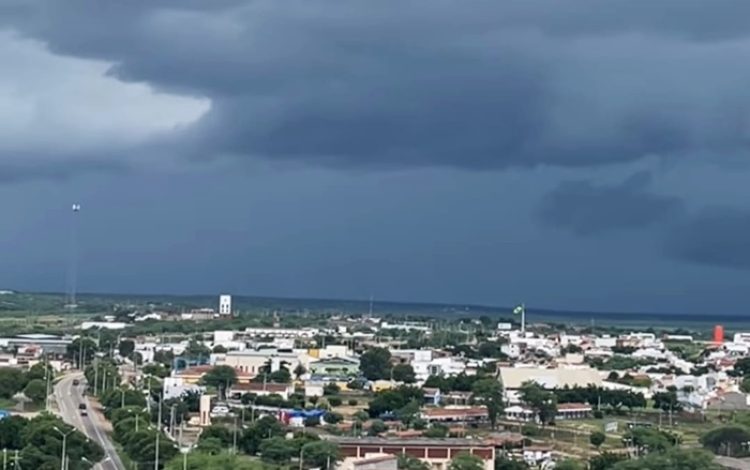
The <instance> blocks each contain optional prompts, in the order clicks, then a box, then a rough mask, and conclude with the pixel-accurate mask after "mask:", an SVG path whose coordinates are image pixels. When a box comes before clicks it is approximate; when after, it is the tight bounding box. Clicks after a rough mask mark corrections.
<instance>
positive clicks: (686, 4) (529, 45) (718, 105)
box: [8, 0, 750, 169]
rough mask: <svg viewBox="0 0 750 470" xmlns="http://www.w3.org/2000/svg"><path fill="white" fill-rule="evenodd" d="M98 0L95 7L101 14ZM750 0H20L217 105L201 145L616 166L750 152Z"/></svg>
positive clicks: (319, 156)
mask: <svg viewBox="0 0 750 470" xmlns="http://www.w3.org/2000/svg"><path fill="white" fill-rule="evenodd" d="M84 12H85V14H84ZM748 17H750V3H748V2H744V1H719V2H714V3H712V4H711V8H706V4H705V2H698V1H685V0H680V1H664V2H658V3H654V2H632V1H630V0H621V1H613V2H606V3H603V2H595V1H590V0H589V1H585V0H578V1H571V2H565V3H564V4H563V3H554V2H535V1H508V2H490V1H479V2H473V3H472V4H471V5H467V4H465V3H460V2H453V1H437V2H436V1H433V0H429V1H428V0H408V1H398V2H396V1H381V2H371V1H368V2H356V1H355V2H346V3H341V2H331V1H323V0H304V1H289V2H280V1H278V0H257V1H253V2H238V1H237V2H235V1H223V2H198V1H191V2H178V1H172V0H169V1H167V0H162V1H157V2H146V1H138V2H117V1H113V0H110V1H102V2H96V3H94V4H93V6H92V3H91V2H88V1H83V0H77V1H69V2H59V1H57V0H37V1H29V2H28V3H26V2H23V3H18V4H16V8H15V9H14V11H13V14H12V15H11V14H8V18H10V20H9V21H10V22H11V25H12V27H14V28H16V29H19V30H21V31H23V32H24V33H25V34H28V35H30V36H33V37H35V38H40V39H42V40H44V41H46V42H47V44H48V45H49V47H50V48H51V49H52V50H53V51H55V52H58V53H63V54H70V55H75V56H84V57H94V58H98V59H104V60H108V61H111V62H113V63H115V65H114V66H113V68H112V70H111V73H112V74H114V75H115V76H117V77H119V78H121V79H123V80H133V81H145V82H148V83H150V84H152V85H154V86H156V87H158V88H160V89H162V90H168V91H172V92H174V91H177V92H180V93H187V94H192V95H195V96H203V97H208V98H210V99H211V100H212V108H211V110H210V111H209V112H208V113H207V114H206V115H205V116H204V117H203V118H202V119H201V120H200V121H199V122H197V123H196V124H194V125H193V126H191V127H190V128H189V129H187V130H184V131H177V132H174V133H172V134H171V135H170V136H167V137H165V138H164V139H163V140H162V141H160V142H159V144H160V145H161V146H163V147H161V148H163V149H164V151H165V152H174V153H177V154H180V155H185V156H188V157H192V158H198V159H203V158H213V157H216V156H222V155H230V156H234V157H237V158H243V157H267V158H273V159H293V160H300V161H305V162H310V163H313V164H322V165H329V166H336V167H360V166H364V167H385V168H388V167H403V166H406V167H408V166H412V167H414V166H450V167H459V168H469V169H503V168H508V167H513V166H516V167H518V166H520V167H524V166H536V165H555V166H589V165H604V164H610V163H613V162H624V161H632V160H637V159H640V158H642V157H644V156H650V155H661V156H665V157H670V158H675V157H680V156H683V155H708V154H710V155H717V154H718V155H724V154H732V155H733V154H738V153H743V152H745V151H746V149H747V122H748V120H747V118H748V112H749V110H750V102H748V98H747V96H746V93H745V87H746V83H747V81H748V79H750V64H748V63H747V61H743V60H738V58H739V57H743V56H744V54H745V52H746V50H747V45H748V43H747V41H748V32H749V31H750V27H749V26H747V22H746V21H745V20H746V18H748Z"/></svg>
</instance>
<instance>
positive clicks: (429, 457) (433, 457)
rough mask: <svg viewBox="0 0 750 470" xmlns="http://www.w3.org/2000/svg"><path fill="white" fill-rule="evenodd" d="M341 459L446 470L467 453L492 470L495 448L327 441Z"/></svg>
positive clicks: (450, 442) (479, 443)
mask: <svg viewBox="0 0 750 470" xmlns="http://www.w3.org/2000/svg"><path fill="white" fill-rule="evenodd" d="M330 440H331V441H332V442H334V443H336V444H337V445H338V446H339V451H340V452H341V455H342V457H344V458H347V457H357V458H361V457H365V456H366V455H368V454H371V453H378V454H390V455H400V454H406V455H408V456H411V457H415V458H418V459H419V460H421V461H423V462H426V463H429V464H430V465H431V466H432V468H433V469H434V470H446V469H447V468H448V466H449V464H450V461H451V459H452V458H454V457H455V456H457V455H458V454H461V453H469V454H472V455H475V456H477V457H479V458H480V459H482V461H483V462H484V468H485V470H494V468H495V446H494V445H493V444H492V443H487V442H484V441H483V440H480V439H384V438H379V437H363V438H351V437H331V438H330Z"/></svg>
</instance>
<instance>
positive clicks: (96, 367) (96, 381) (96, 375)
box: [94, 357, 99, 396]
mask: <svg viewBox="0 0 750 470" xmlns="http://www.w3.org/2000/svg"><path fill="white" fill-rule="evenodd" d="M98 388H99V361H98V360H97V358H96V357H94V396H96V392H97V390H98Z"/></svg>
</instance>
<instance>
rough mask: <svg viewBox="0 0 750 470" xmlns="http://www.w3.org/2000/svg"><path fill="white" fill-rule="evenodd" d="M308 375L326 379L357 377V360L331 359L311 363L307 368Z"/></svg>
mask: <svg viewBox="0 0 750 470" xmlns="http://www.w3.org/2000/svg"><path fill="white" fill-rule="evenodd" d="M307 371H308V372H309V373H310V375H324V376H328V377H354V376H356V375H359V360H358V359H354V358H343V357H332V358H328V359H321V360H319V361H314V362H311V363H310V364H309V366H308V368H307Z"/></svg>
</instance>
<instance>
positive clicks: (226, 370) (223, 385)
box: [201, 366, 237, 397]
mask: <svg viewBox="0 0 750 470" xmlns="http://www.w3.org/2000/svg"><path fill="white" fill-rule="evenodd" d="M201 382H202V383H203V384H204V385H208V386H211V387H216V389H217V390H219V394H220V395H221V396H222V397H225V396H226V391H227V389H228V388H229V387H231V386H232V385H234V384H235V383H237V371H236V370H235V369H234V367H231V366H215V367H213V368H212V369H211V370H209V371H208V372H206V373H205V374H204V375H203V378H202V379H201Z"/></svg>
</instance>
